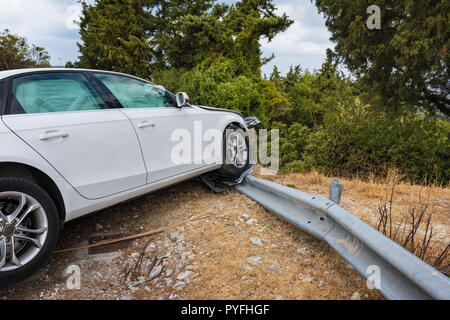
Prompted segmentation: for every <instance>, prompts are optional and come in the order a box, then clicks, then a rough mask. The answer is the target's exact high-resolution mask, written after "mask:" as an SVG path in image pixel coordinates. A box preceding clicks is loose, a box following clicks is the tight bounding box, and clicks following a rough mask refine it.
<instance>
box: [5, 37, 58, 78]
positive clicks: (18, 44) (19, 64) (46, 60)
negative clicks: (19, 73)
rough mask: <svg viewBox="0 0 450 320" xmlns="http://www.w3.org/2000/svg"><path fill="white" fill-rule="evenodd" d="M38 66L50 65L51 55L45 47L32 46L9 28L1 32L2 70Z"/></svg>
mask: <svg viewBox="0 0 450 320" xmlns="http://www.w3.org/2000/svg"><path fill="white" fill-rule="evenodd" d="M36 67H50V56H49V55H48V52H47V51H46V50H45V49H44V48H41V47H38V46H35V45H31V46H30V45H29V44H28V41H27V39H25V38H23V37H20V36H18V35H15V34H12V33H11V32H10V31H9V30H8V29H5V30H4V31H2V32H0V71H1V70H11V69H21V68H36Z"/></svg>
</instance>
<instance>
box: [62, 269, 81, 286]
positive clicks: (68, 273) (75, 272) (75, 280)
mask: <svg viewBox="0 0 450 320" xmlns="http://www.w3.org/2000/svg"><path fill="white" fill-rule="evenodd" d="M64 278H67V279H66V288H67V289H69V290H80V289H81V268H80V266H79V265H77V264H71V265H70V266H68V267H67V268H66V269H65V270H64Z"/></svg>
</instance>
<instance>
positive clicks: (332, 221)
mask: <svg viewBox="0 0 450 320" xmlns="http://www.w3.org/2000/svg"><path fill="white" fill-rule="evenodd" d="M236 189H237V190H238V191H239V192H240V193H242V194H244V195H246V196H247V197H249V198H251V199H253V200H254V201H256V202H258V203H259V204H260V205H261V206H263V207H264V208H266V209H267V210H269V211H270V212H272V213H274V214H275V215H277V216H279V217H281V218H283V219H284V220H286V221H288V222H289V223H291V224H293V225H294V226H296V227H298V228H300V229H301V230H303V231H305V232H307V233H309V234H310V235H312V236H314V237H316V238H318V239H321V240H323V241H325V242H326V243H328V244H329V245H330V246H331V247H332V248H333V249H334V250H336V251H337V252H338V253H339V254H340V255H341V256H342V257H343V258H344V259H345V260H347V261H348V262H349V263H350V264H351V265H352V266H353V267H354V268H355V269H356V270H358V272H359V273H360V274H361V275H362V276H364V277H365V278H366V279H368V281H369V280H370V281H371V280H373V277H372V276H373V275H374V273H376V272H378V273H379V280H380V281H379V283H378V284H377V283H375V287H376V289H377V290H378V291H380V293H381V294H382V295H383V296H385V297H386V298H388V299H396V300H418V299H419V300H422V299H443V300H449V299H450V279H449V278H448V277H446V276H445V275H443V274H442V273H440V272H439V271H437V270H436V269H434V268H433V267H431V266H430V265H428V264H427V263H425V262H424V261H422V260H420V259H419V258H417V257H416V256H414V255H413V254H411V253H410V252H409V251H407V250H405V249H404V248H402V247H401V246H399V245H398V244H396V243H395V242H393V241H392V240H391V239H389V238H387V237H386V236H384V235H383V234H381V233H379V232H378V231H377V230H375V229H373V228H372V227H370V226H369V225H367V224H366V223H364V222H363V221H361V220H360V219H358V218H357V217H355V216H354V215H352V214H351V213H349V212H348V211H346V210H345V209H343V208H341V207H340V206H339V205H338V204H337V203H338V202H339V199H340V195H341V193H342V185H339V184H338V182H337V180H335V181H333V187H332V188H331V189H330V198H331V199H333V200H334V201H336V202H337V203H335V202H333V201H332V200H330V199H327V198H325V197H323V196H313V195H311V194H308V193H304V192H301V191H298V190H295V189H292V188H289V187H285V186H282V185H279V184H276V183H274V182H270V181H266V180H262V179H258V178H255V177H252V176H248V177H247V178H246V179H245V180H244V182H243V183H242V184H241V185H238V186H236Z"/></svg>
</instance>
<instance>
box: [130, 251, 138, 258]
mask: <svg viewBox="0 0 450 320" xmlns="http://www.w3.org/2000/svg"><path fill="white" fill-rule="evenodd" d="M131 257H132V258H136V257H139V253H138V252H133V253H132V254H131Z"/></svg>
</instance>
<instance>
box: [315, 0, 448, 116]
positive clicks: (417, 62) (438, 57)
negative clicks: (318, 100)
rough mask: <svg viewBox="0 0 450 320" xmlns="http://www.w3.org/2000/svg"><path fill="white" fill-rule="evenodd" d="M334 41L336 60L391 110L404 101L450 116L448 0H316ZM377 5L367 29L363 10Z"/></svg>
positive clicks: (410, 104)
mask: <svg viewBox="0 0 450 320" xmlns="http://www.w3.org/2000/svg"><path fill="white" fill-rule="evenodd" d="M315 3H316V6H317V8H318V10H319V12H321V13H323V14H324V16H325V18H326V25H327V27H328V29H329V31H330V32H331V34H332V37H331V40H332V41H334V42H335V43H336V48H335V52H336V55H335V58H336V59H337V60H338V61H343V62H344V63H345V65H346V66H347V67H348V68H349V70H350V71H352V72H354V73H355V74H356V76H357V77H360V78H361V79H362V80H363V81H364V84H365V89H366V90H367V91H370V92H374V93H376V94H378V95H379V97H380V98H381V101H380V102H379V103H380V104H383V105H386V106H389V107H390V108H395V109H396V108H398V107H400V106H402V105H409V106H411V107H413V108H414V109H417V108H418V107H422V108H425V109H427V110H429V111H431V112H436V111H440V112H441V113H442V114H445V115H447V116H449V115H450V99H449V94H450V82H449V78H450V70H449V68H448V66H449V64H450V54H449V50H450V24H449V23H448V19H449V12H450V2H449V1H448V0H433V1H416V0H401V1H398V0H371V1H368V0H358V1H355V0H342V1H335V0H316V1H315ZM370 5H378V6H379V7H380V9H381V29H379V30H377V29H375V30H370V29H369V28H368V27H367V25H366V22H367V19H368V17H369V14H367V8H368V7H369V6H370Z"/></svg>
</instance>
